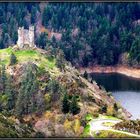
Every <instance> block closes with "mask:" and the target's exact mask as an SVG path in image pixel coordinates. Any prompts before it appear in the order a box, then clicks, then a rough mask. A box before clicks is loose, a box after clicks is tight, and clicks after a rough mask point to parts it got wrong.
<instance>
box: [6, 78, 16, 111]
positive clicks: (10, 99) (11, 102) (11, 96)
mask: <svg viewBox="0 0 140 140" xmlns="http://www.w3.org/2000/svg"><path fill="white" fill-rule="evenodd" d="M5 95H6V96H7V109H8V110H11V109H13V108H14V106H15V93H14V88H13V77H12V76H9V78H8V79H7V82H6V89H5Z"/></svg>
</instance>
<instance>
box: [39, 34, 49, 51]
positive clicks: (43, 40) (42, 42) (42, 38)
mask: <svg viewBox="0 0 140 140" xmlns="http://www.w3.org/2000/svg"><path fill="white" fill-rule="evenodd" d="M47 41H48V34H47V33H46V32H43V33H41V34H40V36H39V38H38V41H37V44H38V45H39V46H40V47H41V48H42V49H44V48H45V46H46V43H47Z"/></svg>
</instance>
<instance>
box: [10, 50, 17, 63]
mask: <svg viewBox="0 0 140 140" xmlns="http://www.w3.org/2000/svg"><path fill="white" fill-rule="evenodd" d="M16 62H17V57H16V56H15V55H14V53H12V54H11V56H10V65H14V64H16Z"/></svg>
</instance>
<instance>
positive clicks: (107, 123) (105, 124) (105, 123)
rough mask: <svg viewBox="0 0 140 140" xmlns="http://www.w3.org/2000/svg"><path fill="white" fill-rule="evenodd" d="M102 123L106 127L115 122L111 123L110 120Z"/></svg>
mask: <svg viewBox="0 0 140 140" xmlns="http://www.w3.org/2000/svg"><path fill="white" fill-rule="evenodd" d="M103 125H104V126H107V127H112V126H114V125H115V124H114V123H112V122H104V123H103Z"/></svg>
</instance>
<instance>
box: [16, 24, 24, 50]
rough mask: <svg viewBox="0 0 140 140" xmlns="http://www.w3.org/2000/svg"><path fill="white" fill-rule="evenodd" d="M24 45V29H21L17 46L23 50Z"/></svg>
mask: <svg viewBox="0 0 140 140" xmlns="http://www.w3.org/2000/svg"><path fill="white" fill-rule="evenodd" d="M23 44H24V27H19V29H18V41H17V45H18V46H19V47H20V48H22V47H23Z"/></svg>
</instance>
